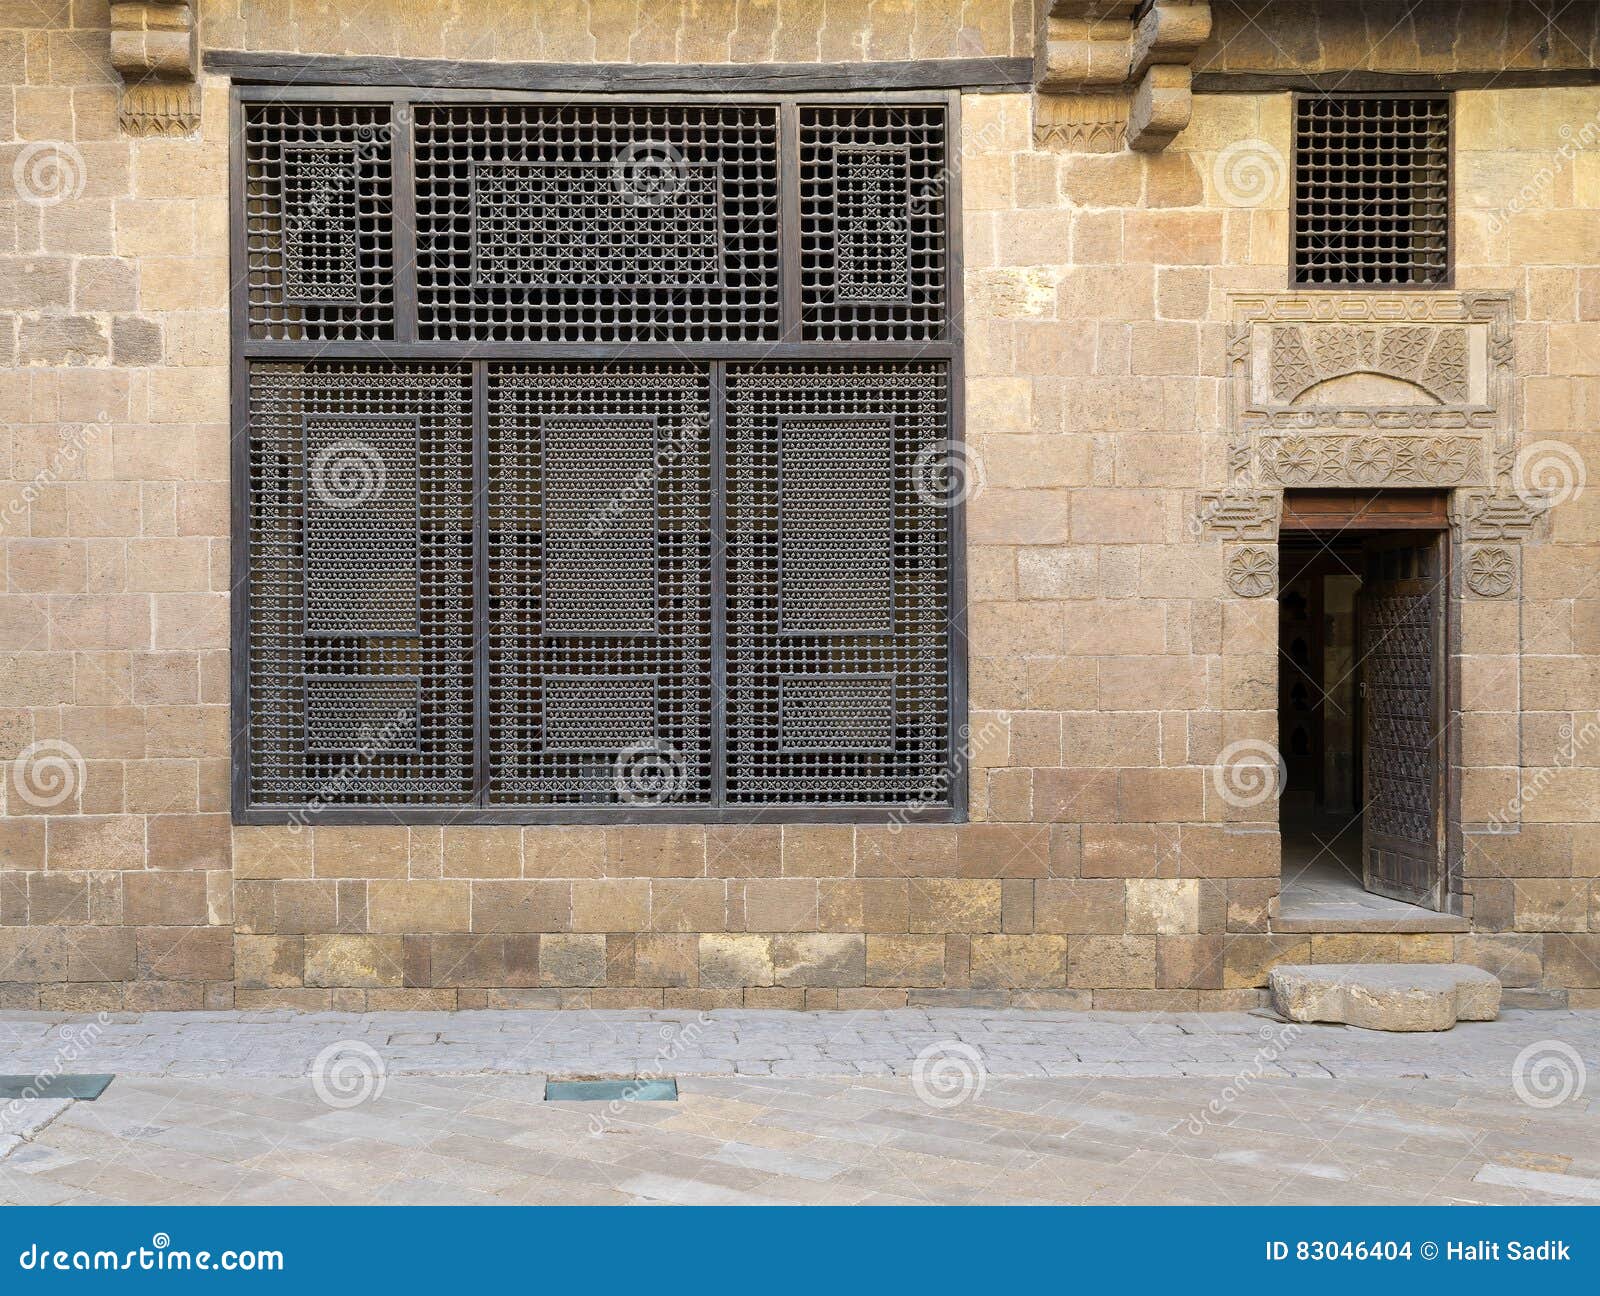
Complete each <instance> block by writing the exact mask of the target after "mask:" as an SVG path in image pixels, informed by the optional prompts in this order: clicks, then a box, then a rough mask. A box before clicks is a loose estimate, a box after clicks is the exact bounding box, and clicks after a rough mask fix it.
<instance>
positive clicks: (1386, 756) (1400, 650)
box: [1362, 593, 1438, 846]
mask: <svg viewBox="0 0 1600 1296" xmlns="http://www.w3.org/2000/svg"><path fill="white" fill-rule="evenodd" d="M1433 603H1434V598H1433V596H1432V595H1431V594H1427V593H1423V594H1415V595H1404V596H1398V597H1389V598H1383V597H1379V598H1368V599H1366V600H1364V607H1365V610H1364V613H1363V622H1362V630H1363V649H1364V651H1365V652H1366V654H1367V656H1366V661H1365V662H1364V664H1363V671H1364V677H1365V682H1366V686H1367V690H1366V706H1367V726H1368V727H1367V746H1366V760H1367V762H1368V766H1369V768H1368V770H1367V787H1368V789H1369V795H1370V799H1369V800H1368V802H1367V806H1366V811H1365V813H1366V821H1367V827H1368V829H1369V830H1370V831H1372V832H1373V833H1376V834H1378V835H1380V836H1383V837H1393V838H1398V839H1400V840H1401V841H1407V842H1415V843H1417V844H1419V845H1425V846H1426V845H1431V844H1432V843H1433V840H1434V821H1435V813H1436V810H1437V807H1436V806H1435V805H1434V796H1435V787H1436V784H1437V774H1438V771H1437V768H1436V762H1437V759H1438V757H1437V754H1436V750H1435V745H1436V743H1435V735H1434V732H1433V724H1434V718H1433V695H1434V646H1433V635H1434V629H1433Z"/></svg>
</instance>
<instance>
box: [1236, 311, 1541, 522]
mask: <svg viewBox="0 0 1600 1296" xmlns="http://www.w3.org/2000/svg"><path fill="white" fill-rule="evenodd" d="M1232 304H1233V322H1232V325H1231V327H1230V330H1229V334H1228V338H1227V344H1226V350H1227V359H1228V368H1229V375H1230V381H1229V425H1230V431H1231V432H1232V435H1233V436H1234V438H1236V442H1235V444H1234V445H1233V446H1232V447H1231V452H1230V470H1231V472H1232V475H1233V477H1234V479H1235V480H1236V481H1237V480H1238V478H1239V477H1240V476H1241V475H1243V476H1244V477H1245V479H1246V480H1248V481H1251V482H1259V483H1260V484H1261V485H1262V486H1266V485H1273V484H1276V485H1280V486H1285V487H1339V488H1358V487H1359V488H1365V489H1384V488H1391V487H1414V488H1428V489H1439V488H1458V489H1461V490H1467V491H1472V490H1477V491H1487V490H1497V491H1500V492H1501V493H1503V490H1504V488H1502V487H1499V486H1498V485H1497V479H1498V477H1499V475H1500V467H1499V466H1500V463H1501V461H1502V460H1503V458H1504V457H1505V455H1506V454H1507V453H1508V452H1509V451H1510V450H1511V448H1512V447H1513V446H1514V443H1515V442H1514V437H1513V436H1512V435H1511V430H1512V424H1511V418H1512V412H1513V404H1514V402H1513V401H1512V398H1511V397H1512V368H1511V354H1510V348H1509V346H1503V345H1501V342H1502V341H1503V340H1505V339H1508V338H1509V335H1510V329H1511V299H1510V297H1509V295H1507V294H1503V293H1500V294H1496V293H1449V292H1428V293H1421V292H1412V293H1408V292H1396V293H1370V294H1365V293H1363V294H1358V293H1281V294H1278V293H1274V294H1243V295H1240V296H1237V297H1235V298H1233V303H1232Z"/></svg>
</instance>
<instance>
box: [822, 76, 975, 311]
mask: <svg viewBox="0 0 1600 1296" xmlns="http://www.w3.org/2000/svg"><path fill="white" fill-rule="evenodd" d="M948 180H949V174H948V172H947V170H946V163H945V116H944V110H943V109H942V108H937V107H926V108H924V107H905V108H899V107H878V106H874V107H861V108H812V107H807V106H802V107H801V108H800V275H801V311H802V319H803V333H804V336H805V338H806V340H807V341H821V342H854V341H860V342H883V341H926V340H929V339H933V338H937V337H939V336H940V335H941V334H942V332H943V331H944V326H945V316H946V311H947V303H946V298H947V294H948V283H949V267H948V262H947V258H948V243H949V240H948V237H947V235H946V230H945V223H946V212H945V207H946V196H947V189H948Z"/></svg>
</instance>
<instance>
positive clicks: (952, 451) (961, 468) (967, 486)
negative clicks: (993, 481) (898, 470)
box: [911, 441, 984, 508]
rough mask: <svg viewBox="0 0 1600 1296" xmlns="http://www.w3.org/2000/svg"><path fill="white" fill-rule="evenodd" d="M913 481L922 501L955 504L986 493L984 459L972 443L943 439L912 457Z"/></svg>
mask: <svg viewBox="0 0 1600 1296" xmlns="http://www.w3.org/2000/svg"><path fill="white" fill-rule="evenodd" d="M911 482H912V488H913V489H914V490H915V492H916V496H917V502H918V503H919V504H931V505H933V506H934V507H935V508H954V507H955V506H956V505H958V504H965V503H966V502H967V501H968V500H974V499H977V497H978V496H979V495H981V494H983V487H984V471H983V459H982V457H981V456H980V455H979V454H978V452H977V451H976V450H974V449H973V448H972V447H971V446H969V445H964V444H962V445H958V444H951V443H948V442H942V441H941V442H939V443H937V444H935V445H930V446H928V447H926V448H925V449H924V450H923V451H922V452H921V453H920V454H918V455H917V457H916V459H915V460H913V461H912V464H911Z"/></svg>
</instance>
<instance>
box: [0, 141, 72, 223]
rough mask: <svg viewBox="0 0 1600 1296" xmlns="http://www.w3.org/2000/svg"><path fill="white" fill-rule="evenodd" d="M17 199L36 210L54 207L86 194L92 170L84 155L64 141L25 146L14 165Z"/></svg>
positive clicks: (42, 142)
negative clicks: (85, 190) (84, 159)
mask: <svg viewBox="0 0 1600 1296" xmlns="http://www.w3.org/2000/svg"><path fill="white" fill-rule="evenodd" d="M11 179H12V182H13V183H14V184H15V185H16V189H17V196H18V197H19V198H21V199H22V201H23V202H25V203H27V204H29V205H30V206H33V207H55V206H57V205H58V204H60V203H64V202H70V201H71V200H72V199H74V198H78V197H80V196H81V195H82V194H83V188H84V186H85V185H86V184H87V183H88V181H89V170H88V168H87V167H86V166H85V165H84V161H83V154H82V153H80V152H78V150H77V148H76V147H75V146H73V145H71V144H68V143H67V142H66V141H64V140H34V141H33V142H31V143H29V144H24V145H23V146H22V148H21V149H20V150H18V152H17V156H16V159H15V160H14V161H13V162H12V163H11Z"/></svg>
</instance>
